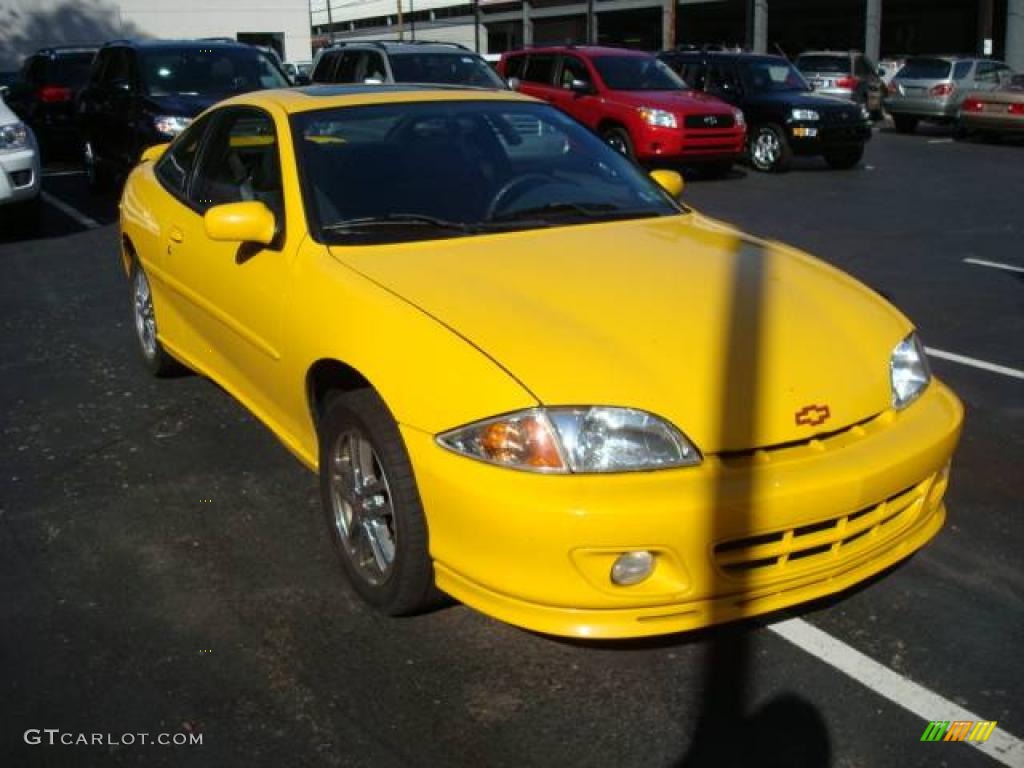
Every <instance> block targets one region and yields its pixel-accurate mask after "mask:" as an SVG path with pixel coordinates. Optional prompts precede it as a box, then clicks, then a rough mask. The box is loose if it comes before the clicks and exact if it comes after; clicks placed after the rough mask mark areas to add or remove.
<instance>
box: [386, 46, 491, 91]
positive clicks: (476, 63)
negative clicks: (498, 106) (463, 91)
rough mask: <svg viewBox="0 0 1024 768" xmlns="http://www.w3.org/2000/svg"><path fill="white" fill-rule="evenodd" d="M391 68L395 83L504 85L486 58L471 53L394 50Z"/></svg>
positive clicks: (482, 86) (484, 86)
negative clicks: (402, 51)
mask: <svg viewBox="0 0 1024 768" xmlns="http://www.w3.org/2000/svg"><path fill="white" fill-rule="evenodd" d="M391 72H392V74H393V75H394V78H395V82H396V83H439V84H442V85H471V86H476V87H479V88H505V83H504V82H503V81H502V79H501V78H500V77H498V76H497V75H496V74H495V73H494V70H493V69H491V68H490V67H489V66H487V62H485V61H484V60H483V59H481V58H480V57H479V56H475V55H473V54H471V53H457V52H453V53H394V54H392V55H391Z"/></svg>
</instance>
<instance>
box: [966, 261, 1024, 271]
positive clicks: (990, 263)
mask: <svg viewBox="0 0 1024 768" xmlns="http://www.w3.org/2000/svg"><path fill="white" fill-rule="evenodd" d="M964 262H965V263H966V264H977V265H978V266H979V267H992V268H993V269H1005V270H1006V271H1007V272H1024V267H1015V266H1014V265H1013V264H1003V263H1002V262H999V261H986V260H985V259H964Z"/></svg>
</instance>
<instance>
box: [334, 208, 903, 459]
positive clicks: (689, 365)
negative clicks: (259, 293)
mask: <svg viewBox="0 0 1024 768" xmlns="http://www.w3.org/2000/svg"><path fill="white" fill-rule="evenodd" d="M331 252H332V254H333V255H334V256H335V257H336V258H337V259H339V260H340V261H342V262H343V263H345V264H346V265H348V266H349V267H351V268H353V269H355V270H356V271H358V272H360V273H361V274H362V275H364V276H365V277H367V278H369V279H371V280H373V281H374V282H376V283H378V284H379V285H381V286H383V287H385V288H386V289H388V290H390V291H391V292H392V293H394V294H396V295H397V296H398V297H400V298H402V299H404V300H405V301H408V302H410V303H411V304H413V305H415V306H417V307H419V308H420V309H421V310H422V311H424V312H426V313H428V314H429V315H431V316H433V317H434V318H435V319H437V320H438V321H439V322H441V323H442V324H444V325H446V326H447V327H449V328H450V329H451V330H452V331H454V332H455V333H456V334H458V335H459V336H461V337H463V338H465V339H466V340H467V341H469V342H470V343H472V344H473V345H475V346H476V347H478V348H479V349H481V350H482V351H483V352H484V353H485V354H487V355H488V356H490V357H491V358H492V359H493V360H494V361H495V362H496V363H498V364H499V365H501V366H502V367H503V368H504V369H505V370H506V371H508V372H509V373H510V374H511V375H512V376H513V377H515V378H516V379H517V380H518V381H520V382H521V383H522V384H523V386H525V387H526V388H527V389H529V390H530V391H531V392H532V393H533V395H534V396H535V397H536V398H537V399H538V400H539V401H540V402H541V403H543V404H545V405H617V406H627V407H632V408H639V409H643V410H646V411H650V412H652V413H655V414H658V415H660V416H662V417H664V418H667V419H669V420H670V421H671V422H672V423H674V424H675V425H676V426H678V427H679V428H680V429H682V430H683V431H684V432H685V433H686V434H687V435H688V436H689V437H690V438H691V439H692V440H693V441H694V442H695V443H696V444H697V446H698V447H699V448H700V450H702V451H703V452H705V453H717V452H721V451H738V450H749V449H752V448H756V447H764V446H772V445H779V444H783V443H788V442H791V441H797V440H804V439H807V438H809V437H811V436H812V435H814V434H820V433H827V432H833V431H835V430H837V429H841V428H842V427H845V426H848V425H851V424H855V423H857V422H860V421H862V420H864V419H867V418H869V417H871V416H873V415H876V414H878V413H880V412H882V411H884V410H886V409H887V408H889V407H890V404H891V391H890V383H889V356H890V353H891V351H892V350H893V348H894V347H895V346H896V344H898V343H899V341H900V340H901V339H902V338H903V337H904V336H906V334H907V333H909V332H910V330H911V326H910V324H909V322H908V321H907V320H906V318H904V317H903V316H902V315H901V314H900V313H899V312H897V311H896V310H895V309H894V308H892V307H891V306H890V305H889V304H888V303H886V302H885V301H884V300H882V299H881V298H880V297H879V296H878V295H877V294H875V293H873V292H872V291H870V290H869V289H867V288H865V287H864V286H863V285H861V284H860V283H858V282H856V281H855V280H853V279H852V278H850V277H849V276H847V275H845V274H843V273H841V272H839V271H838V270H835V269H833V268H831V267H829V266H827V265H825V264H824V263H822V262H820V261H817V260H816V259H813V258H811V257H810V256H807V255H805V254H801V253H799V252H797V251H793V250H791V249H788V248H785V247H784V246H780V245H777V244H769V243H764V242H761V241H757V240H753V239H750V238H747V237H746V236H743V235H741V234H740V233H738V232H736V231H735V230H732V229H730V228H728V227H726V226H724V225H721V224H719V223H717V222H714V221H712V220H710V219H706V218H704V217H702V216H699V215H697V214H695V213H691V214H688V215H684V216H671V217H664V218H659V219H643V220H638V221H631V222H616V223H601V224H591V225H581V226H575V227H559V228H557V229H549V230H542V231H531V232H518V233H511V234H505V235H498V236H489V237H469V238H460V239H449V240H435V241H427V242H414V243H402V244H398V245H389V246H384V247H375V248H366V247H332V249H331ZM396 353H397V352H396ZM466 385H467V386H472V385H473V384H472V382H467V383H466ZM811 407H815V408H817V409H821V410H816V411H815V413H816V414H819V415H820V414H823V413H824V409H825V408H827V409H828V412H829V418H828V419H827V420H825V421H823V422H822V423H819V424H816V425H810V424H801V423H798V421H800V419H799V418H798V415H799V414H800V413H802V412H806V411H805V409H808V408H811ZM814 420H815V419H812V421H814ZM803 421H806V419H804V420H803ZM455 426H458V425H455V424H453V425H452V427H455Z"/></svg>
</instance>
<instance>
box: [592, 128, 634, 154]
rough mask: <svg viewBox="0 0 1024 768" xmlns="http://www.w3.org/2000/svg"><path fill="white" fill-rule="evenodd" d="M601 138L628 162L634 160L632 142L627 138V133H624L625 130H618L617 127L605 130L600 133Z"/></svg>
mask: <svg viewBox="0 0 1024 768" xmlns="http://www.w3.org/2000/svg"><path fill="white" fill-rule="evenodd" d="M601 138H602V139H604V140H605V142H606V143H607V144H608V146H609V147H611V148H612V149H614V150H615V151H616V152H618V153H619V154H621V155H625V156H626V157H628V158H629V159H630V160H635V159H636V154H635V153H634V151H633V142H632V140H631V139H630V138H629V133H627V132H626V129H624V128H619V127H618V126H611V127H610V128H605V129H604V130H603V131H601Z"/></svg>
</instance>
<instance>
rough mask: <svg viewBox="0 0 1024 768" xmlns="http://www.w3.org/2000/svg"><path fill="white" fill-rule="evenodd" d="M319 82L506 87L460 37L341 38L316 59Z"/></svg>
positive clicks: (316, 76) (315, 67)
mask: <svg viewBox="0 0 1024 768" xmlns="http://www.w3.org/2000/svg"><path fill="white" fill-rule="evenodd" d="M311 79H312V81H313V82H314V83H370V84H376V85H381V84H384V83H428V84H433V85H467V86H472V87H475V88H505V87H506V86H505V83H504V82H502V80H501V78H500V77H498V76H497V75H495V74H494V70H492V69H491V68H490V67H489V66H487V62H485V61H484V60H483V58H481V57H480V56H479V55H477V54H476V53H474V52H473V51H471V50H470V49H469V48H466V47H465V46H464V45H459V44H458V43H438V42H432V41H428V40H406V41H404V42H402V41H393V40H380V41H361V42H355V43H335V44H334V45H332V46H329V47H327V48H321V49H320V50H319V51H318V52H317V54H316V56H315V57H314V59H313V74H312V77H311Z"/></svg>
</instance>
